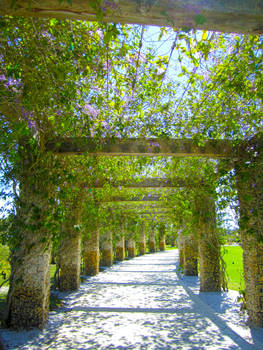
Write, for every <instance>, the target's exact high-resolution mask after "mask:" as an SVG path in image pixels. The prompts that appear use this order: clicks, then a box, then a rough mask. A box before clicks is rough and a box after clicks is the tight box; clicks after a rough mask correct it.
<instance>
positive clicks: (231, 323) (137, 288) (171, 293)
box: [1, 250, 263, 350]
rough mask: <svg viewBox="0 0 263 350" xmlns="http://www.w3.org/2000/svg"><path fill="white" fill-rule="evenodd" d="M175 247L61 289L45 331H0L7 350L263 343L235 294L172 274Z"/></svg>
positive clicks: (255, 346)
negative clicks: (201, 289)
mask: <svg viewBox="0 0 263 350" xmlns="http://www.w3.org/2000/svg"><path fill="white" fill-rule="evenodd" d="M177 262H178V252H177V250H170V251H166V252H159V253H155V254H147V255H145V256H142V257H138V258H135V259H132V260H129V261H124V262H122V263H119V264H116V265H114V266H113V267H112V268H109V269H106V270H105V271H104V272H102V273H100V274H99V275H97V276H95V277H90V278H87V281H86V282H84V283H83V284H82V285H81V288H80V290H79V291H77V292H74V293H68V294H66V293H63V294H62V293H60V296H62V297H63V298H64V304H63V307H61V308H59V309H58V310H56V311H53V312H51V313H50V321H49V323H48V325H47V327H46V329H45V330H44V331H39V330H31V331H29V332H12V331H7V330H2V332H1V333H2V338H3V340H4V342H5V344H6V345H8V346H9V347H8V348H9V349H54V350H55V349H59V350H66V349H79V350H80V349H93V350H94V349H107V350H108V349H147V350H148V349H165V350H167V349H189V350H190V349H191V350H192V349H263V329H252V330H251V329H250V328H248V327H247V326H246V325H245V319H244V318H242V316H241V315H240V314H239V308H240V305H239V304H238V303H237V301H236V298H237V295H238V293H237V292H233V291H232V292H229V293H199V285H198V278H197V277H183V276H181V275H180V274H179V273H177Z"/></svg>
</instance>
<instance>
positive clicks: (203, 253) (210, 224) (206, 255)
mask: <svg viewBox="0 0 263 350" xmlns="http://www.w3.org/2000/svg"><path fill="white" fill-rule="evenodd" d="M196 210H197V213H198V227H197V229H198V233H199V270H200V291H201V292H219V291H221V285H222V281H221V267H220V242H219V237H218V230H217V226H216V210H215V201H214V196H213V189H211V188H209V187H208V185H207V187H205V186H203V188H201V189H200V191H199V193H198V195H197V198H196Z"/></svg>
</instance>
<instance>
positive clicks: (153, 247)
mask: <svg viewBox="0 0 263 350" xmlns="http://www.w3.org/2000/svg"><path fill="white" fill-rule="evenodd" d="M149 252H150V253H155V252H156V244H155V241H150V242H149Z"/></svg>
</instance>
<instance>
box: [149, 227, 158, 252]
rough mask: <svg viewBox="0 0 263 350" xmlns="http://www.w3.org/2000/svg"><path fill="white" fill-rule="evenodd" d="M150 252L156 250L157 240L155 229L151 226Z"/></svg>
mask: <svg viewBox="0 0 263 350" xmlns="http://www.w3.org/2000/svg"><path fill="white" fill-rule="evenodd" d="M149 252H150V253H154V252H156V240H155V229H154V228H151V231H150V236H149Z"/></svg>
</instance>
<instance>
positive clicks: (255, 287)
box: [235, 134, 263, 327]
mask: <svg viewBox="0 0 263 350" xmlns="http://www.w3.org/2000/svg"><path fill="white" fill-rule="evenodd" d="M235 172H236V179H237V190H238V199H239V210H240V222H239V226H240V231H241V240H242V247H243V266H244V279H245V285H246V287H245V299H246V308H247V312H248V315H249V320H250V323H251V324H253V325H255V326H258V327H263V229H262V225H263V224H262V223H263V136H262V134H259V135H256V136H255V137H253V138H252V139H251V140H250V141H248V142H246V143H244V144H243V145H242V146H241V147H240V149H239V152H238V162H237V163H236V166H235Z"/></svg>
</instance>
